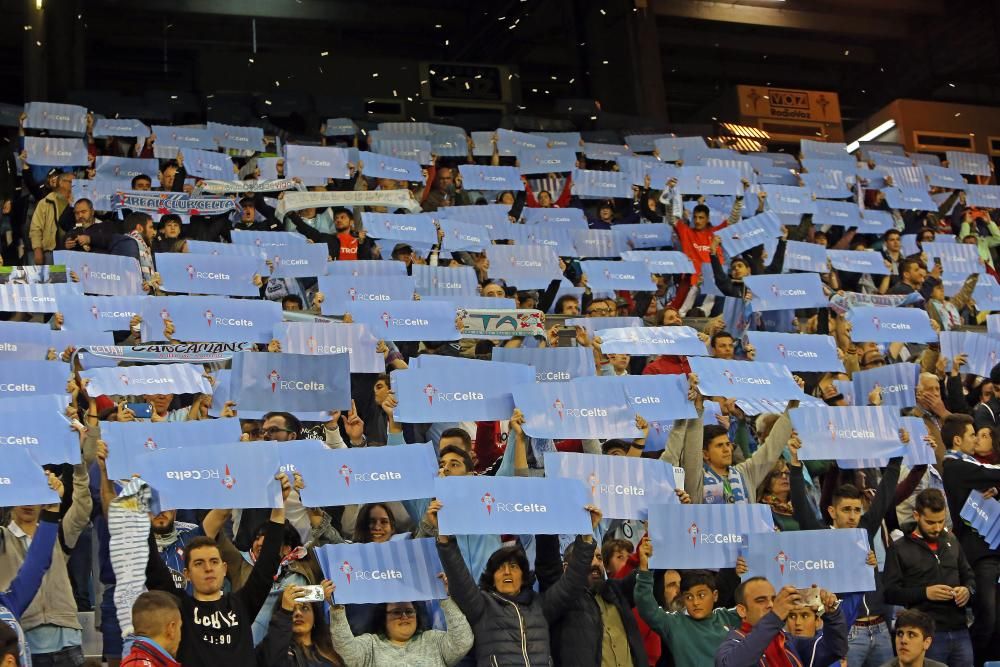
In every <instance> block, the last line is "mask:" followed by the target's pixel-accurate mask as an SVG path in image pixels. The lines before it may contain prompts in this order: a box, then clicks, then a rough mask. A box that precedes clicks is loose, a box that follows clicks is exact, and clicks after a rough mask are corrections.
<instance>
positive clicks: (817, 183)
mask: <svg viewBox="0 0 1000 667" xmlns="http://www.w3.org/2000/svg"><path fill="white" fill-rule="evenodd" d="M799 179H800V180H801V181H802V186H803V187H805V188H806V189H807V190H809V191H810V192H812V194H813V196H814V197H816V200H817V202H816V203H817V204H819V201H820V200H822V199H846V198H848V197H850V196H851V190H850V188H849V187H848V184H847V182H846V181H845V179H844V172H842V171H839V170H832V171H811V172H808V173H803V174H799Z"/></svg>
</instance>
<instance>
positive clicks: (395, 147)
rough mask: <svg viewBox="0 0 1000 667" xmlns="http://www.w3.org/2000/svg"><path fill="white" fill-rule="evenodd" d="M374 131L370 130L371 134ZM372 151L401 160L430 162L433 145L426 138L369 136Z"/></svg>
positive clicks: (421, 162)
mask: <svg viewBox="0 0 1000 667" xmlns="http://www.w3.org/2000/svg"><path fill="white" fill-rule="evenodd" d="M374 134H375V133H374V132H372V135H374ZM370 145H371V149H372V152H374V153H380V154H382V155H389V156H391V157H397V158H400V159H403V160H413V161H415V162H419V163H420V164H430V163H431V153H432V152H433V150H434V147H433V146H431V142H430V141H428V140H427V139H390V138H385V139H383V138H381V137H375V136H372V137H371V141H370Z"/></svg>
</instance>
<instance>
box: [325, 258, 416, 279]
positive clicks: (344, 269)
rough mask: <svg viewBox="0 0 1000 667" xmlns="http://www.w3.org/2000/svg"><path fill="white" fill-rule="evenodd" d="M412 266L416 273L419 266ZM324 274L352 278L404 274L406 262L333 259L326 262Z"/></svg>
mask: <svg viewBox="0 0 1000 667" xmlns="http://www.w3.org/2000/svg"><path fill="white" fill-rule="evenodd" d="M413 268H414V274H416V269H417V268H420V267H418V266H416V265H414V267H413ZM326 275H328V276H342V277H346V276H351V277H354V278H357V277H359V276H361V277H375V276H405V275H406V264H404V263H403V262H397V261H392V260H380V259H360V260H355V261H353V262H339V261H334V262H330V263H328V264H327V266H326Z"/></svg>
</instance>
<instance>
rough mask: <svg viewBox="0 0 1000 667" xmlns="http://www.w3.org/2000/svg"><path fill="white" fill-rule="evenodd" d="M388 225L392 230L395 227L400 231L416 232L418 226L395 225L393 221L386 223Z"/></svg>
mask: <svg viewBox="0 0 1000 667" xmlns="http://www.w3.org/2000/svg"><path fill="white" fill-rule="evenodd" d="M386 227H387V228H389V229H390V230H392V229H395V230H396V231H398V232H415V231H417V228H416V227H414V226H413V225H393V224H391V223H386Z"/></svg>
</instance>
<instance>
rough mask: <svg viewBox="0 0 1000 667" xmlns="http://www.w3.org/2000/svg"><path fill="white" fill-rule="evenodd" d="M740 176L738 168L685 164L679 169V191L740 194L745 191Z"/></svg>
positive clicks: (683, 193) (707, 193) (706, 193)
mask: <svg viewBox="0 0 1000 667" xmlns="http://www.w3.org/2000/svg"><path fill="white" fill-rule="evenodd" d="M740 178H741V177H740V172H739V171H738V170H736V169H727V168H724V167H689V166H686V165H685V166H683V167H681V168H680V169H678V171H677V192H679V193H681V194H682V195H738V194H740V193H742V192H743V184H742V183H741V182H740Z"/></svg>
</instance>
